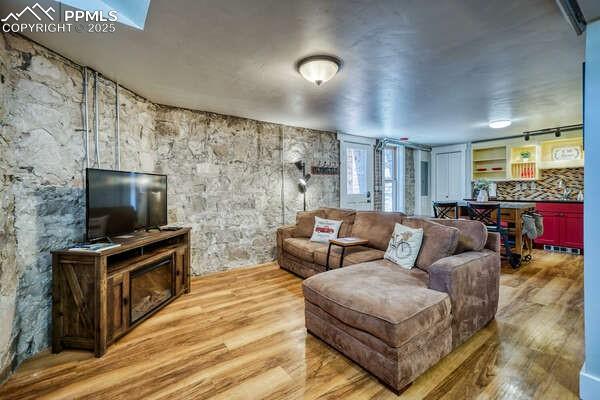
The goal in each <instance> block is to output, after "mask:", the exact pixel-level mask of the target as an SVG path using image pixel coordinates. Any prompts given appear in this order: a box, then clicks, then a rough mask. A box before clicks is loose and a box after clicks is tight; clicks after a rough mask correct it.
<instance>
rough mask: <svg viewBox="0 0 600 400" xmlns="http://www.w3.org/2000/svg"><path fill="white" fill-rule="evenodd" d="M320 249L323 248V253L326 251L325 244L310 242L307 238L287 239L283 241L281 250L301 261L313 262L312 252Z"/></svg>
mask: <svg viewBox="0 0 600 400" xmlns="http://www.w3.org/2000/svg"><path fill="white" fill-rule="evenodd" d="M322 248H325V251H327V245H326V244H324V243H319V242H311V241H310V240H308V239H307V238H287V239H285V240H284V241H283V250H285V251H287V252H288V253H290V254H292V255H293V256H296V257H298V258H299V259H301V260H304V261H309V262H314V256H313V253H314V251H315V250H318V249H322Z"/></svg>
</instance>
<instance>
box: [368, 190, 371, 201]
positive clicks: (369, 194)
mask: <svg viewBox="0 0 600 400" xmlns="http://www.w3.org/2000/svg"><path fill="white" fill-rule="evenodd" d="M369 197H371V192H370V191H367V199H368V198H369Z"/></svg>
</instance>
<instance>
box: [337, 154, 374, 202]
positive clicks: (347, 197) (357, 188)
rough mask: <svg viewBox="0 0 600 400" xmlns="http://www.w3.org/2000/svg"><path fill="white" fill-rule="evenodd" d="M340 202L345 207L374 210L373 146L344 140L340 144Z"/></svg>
mask: <svg viewBox="0 0 600 400" xmlns="http://www.w3.org/2000/svg"><path fill="white" fill-rule="evenodd" d="M340 153H341V154H340V156H341V157H340V159H341V171H340V176H341V182H340V183H341V185H340V192H341V193H340V195H341V196H340V197H341V198H340V204H341V206H342V207H344V208H354V209H357V210H372V209H373V203H372V193H373V147H372V146H370V145H367V144H360V143H351V142H342V143H341V146H340Z"/></svg>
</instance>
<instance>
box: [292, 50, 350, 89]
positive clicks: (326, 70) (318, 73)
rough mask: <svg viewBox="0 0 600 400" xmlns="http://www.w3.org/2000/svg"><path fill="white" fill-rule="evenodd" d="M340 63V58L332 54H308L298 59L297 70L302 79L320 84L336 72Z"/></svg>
mask: <svg viewBox="0 0 600 400" xmlns="http://www.w3.org/2000/svg"><path fill="white" fill-rule="evenodd" d="M341 65H342V63H341V61H340V59H338V58H336V57H332V56H325V55H321V56H310V57H306V58H303V59H302V60H300V61H298V72H299V73H300V75H302V77H303V78H304V79H306V80H307V81H309V82H312V83H314V84H316V85H317V86H320V85H321V84H322V83H324V82H327V81H328V80H330V79H331V78H333V77H334V76H335V74H337V72H338V71H339V69H340V66H341Z"/></svg>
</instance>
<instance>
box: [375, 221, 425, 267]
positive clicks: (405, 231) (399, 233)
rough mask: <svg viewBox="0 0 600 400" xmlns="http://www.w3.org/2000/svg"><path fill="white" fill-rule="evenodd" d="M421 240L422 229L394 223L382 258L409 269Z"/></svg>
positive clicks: (413, 263)
mask: <svg viewBox="0 0 600 400" xmlns="http://www.w3.org/2000/svg"><path fill="white" fill-rule="evenodd" d="M422 242H423V229H421V228H418V229H414V228H409V227H408V226H404V225H402V224H396V226H394V233H392V238H391V239H390V244H389V245H388V248H387V250H386V252H385V255H384V256H383V258H385V259H386V260H390V261H391V262H393V263H395V264H398V265H399V266H401V267H402V268H406V269H411V268H412V267H414V266H415V261H417V256H418V255H419V250H421V243H422Z"/></svg>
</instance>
